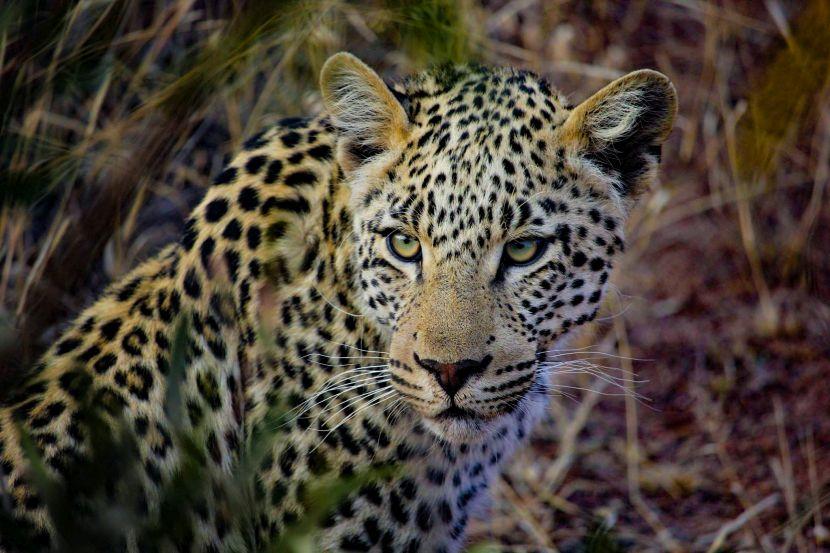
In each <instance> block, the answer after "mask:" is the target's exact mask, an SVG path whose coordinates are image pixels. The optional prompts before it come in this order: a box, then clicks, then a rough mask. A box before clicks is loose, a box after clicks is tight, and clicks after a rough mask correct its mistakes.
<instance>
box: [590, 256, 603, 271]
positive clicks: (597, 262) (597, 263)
mask: <svg viewBox="0 0 830 553" xmlns="http://www.w3.org/2000/svg"><path fill="white" fill-rule="evenodd" d="M588 266H589V267H590V268H591V270H592V271H601V270H603V269H604V268H605V260H603V259H602V258H599V257H595V258H593V259H592V260H591V263H589V265H588Z"/></svg>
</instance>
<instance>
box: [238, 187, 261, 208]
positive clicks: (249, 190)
mask: <svg viewBox="0 0 830 553" xmlns="http://www.w3.org/2000/svg"><path fill="white" fill-rule="evenodd" d="M239 207H241V208H242V209H244V210H245V211H253V210H255V209H256V208H258V207H259V193H258V192H257V191H256V189H255V188H253V187H250V186H246V187H245V188H243V189H242V190H241V191H240V192H239Z"/></svg>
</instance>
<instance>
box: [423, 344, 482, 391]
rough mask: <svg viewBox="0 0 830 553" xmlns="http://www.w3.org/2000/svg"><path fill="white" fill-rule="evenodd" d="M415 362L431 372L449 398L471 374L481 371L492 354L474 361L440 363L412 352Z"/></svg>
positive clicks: (462, 385)
mask: <svg viewBox="0 0 830 553" xmlns="http://www.w3.org/2000/svg"><path fill="white" fill-rule="evenodd" d="M413 356H414V357H415V363H417V364H418V365H419V366H420V367H421V368H423V369H424V370H426V371H427V372H429V373H430V374H432V376H434V377H435V380H436V381H438V384H439V385H440V386H441V388H443V389H444V391H445V392H447V395H448V396H450V397H451V398H452V397H454V396H455V394H456V393H457V392H458V390H460V389H461V388H462V387H464V384H465V383H466V382H467V381H468V380H469V379H470V377H471V376H474V375H476V374H481V373H483V372H484V371H485V370H486V369H487V366H488V365H489V364H490V361H492V360H493V356H492V355H487V356H485V357H484V358H483V359H480V360H478V361H474V360H472V359H462V360H461V361H455V362H453V363H441V362H439V361H436V360H434V359H421V358H420V357H418V354H417V353H414V352H413Z"/></svg>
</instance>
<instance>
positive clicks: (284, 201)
mask: <svg viewBox="0 0 830 553" xmlns="http://www.w3.org/2000/svg"><path fill="white" fill-rule="evenodd" d="M272 209H276V210H278V211H290V212H291V213H308V211H309V209H310V206H309V205H308V200H306V199H305V198H302V197H300V198H296V199H293V198H273V197H271V198H268V199H267V200H265V203H264V204H262V208H261V209H260V210H259V211H260V213H261V214H262V215H268V213H269V212H270V211H271V210H272Z"/></svg>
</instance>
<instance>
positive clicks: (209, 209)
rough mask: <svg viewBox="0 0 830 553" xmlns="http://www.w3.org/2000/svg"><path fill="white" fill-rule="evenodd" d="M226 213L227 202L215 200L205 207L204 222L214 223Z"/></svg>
mask: <svg viewBox="0 0 830 553" xmlns="http://www.w3.org/2000/svg"><path fill="white" fill-rule="evenodd" d="M227 212H228V201H227V200H225V199H224V198H217V199H215V200H213V201H212V202H210V203H209V204H207V205H206V206H205V220H207V221H208V222H209V223H215V222H216V221H218V220H219V219H221V218H222V217H224V215H225V213H227Z"/></svg>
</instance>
